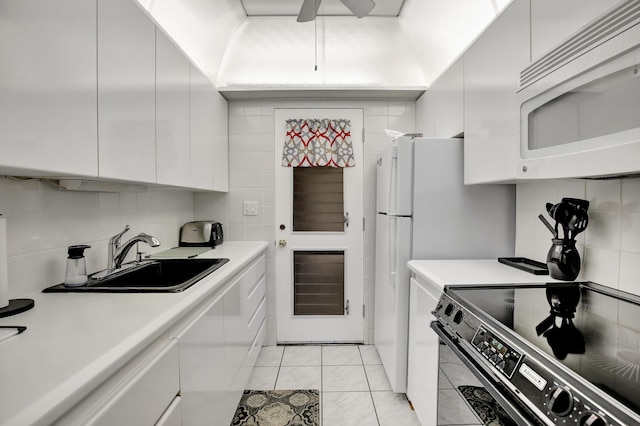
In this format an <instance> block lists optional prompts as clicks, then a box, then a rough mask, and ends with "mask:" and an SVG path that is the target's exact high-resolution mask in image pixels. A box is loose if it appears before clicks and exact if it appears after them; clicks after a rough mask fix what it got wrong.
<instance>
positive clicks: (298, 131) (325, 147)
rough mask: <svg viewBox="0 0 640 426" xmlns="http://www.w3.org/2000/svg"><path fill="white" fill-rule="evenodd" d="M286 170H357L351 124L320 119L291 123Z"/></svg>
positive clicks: (286, 152)
mask: <svg viewBox="0 0 640 426" xmlns="http://www.w3.org/2000/svg"><path fill="white" fill-rule="evenodd" d="M282 165H283V166H284V167H353V166H355V158H354V156H353V144H352V142H351V121H350V120H343V119H337V120H330V119H328V118H324V119H322V120H316V119H291V120H287V127H286V136H285V141H284V149H283V150H282Z"/></svg>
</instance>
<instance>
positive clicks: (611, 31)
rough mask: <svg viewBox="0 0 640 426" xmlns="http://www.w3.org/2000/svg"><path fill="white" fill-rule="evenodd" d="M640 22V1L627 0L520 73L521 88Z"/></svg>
mask: <svg viewBox="0 0 640 426" xmlns="http://www.w3.org/2000/svg"><path fill="white" fill-rule="evenodd" d="M638 23H640V1H637V0H626V1H623V2H622V3H620V4H619V5H616V6H615V7H614V8H613V9H611V10H609V11H608V12H606V13H604V14H603V15H601V16H600V17H598V18H596V19H595V20H593V21H591V22H590V23H589V24H587V25H586V26H584V27H582V28H581V29H580V30H578V31H577V32H576V33H574V34H573V35H572V36H570V37H569V38H567V39H566V40H565V41H564V42H563V43H561V44H560V45H558V46H556V47H555V48H553V49H552V50H550V51H549V52H547V53H546V54H545V55H543V56H542V57H540V58H539V59H537V60H536V61H534V62H532V63H531V65H529V66H528V67H527V68H525V69H524V70H523V71H522V72H521V73H520V88H524V87H526V86H528V85H529V84H531V83H533V82H534V81H536V80H538V79H540V78H542V77H544V76H545V75H547V74H549V73H550V72H551V71H553V70H555V69H557V68H559V67H561V66H563V65H564V64H566V63H568V62H571V61H572V60H574V59H575V58H577V57H579V56H581V55H583V54H584V53H586V52H588V51H589V50H591V49H593V48H594V47H596V46H598V45H600V44H602V43H604V42H606V41H607V40H610V39H611V38H613V37H615V36H616V35H618V34H620V33H622V32H624V31H626V30H627V29H629V28H631V27H633V26H635V25H637V24H638Z"/></svg>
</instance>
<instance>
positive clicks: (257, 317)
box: [247, 298, 267, 340]
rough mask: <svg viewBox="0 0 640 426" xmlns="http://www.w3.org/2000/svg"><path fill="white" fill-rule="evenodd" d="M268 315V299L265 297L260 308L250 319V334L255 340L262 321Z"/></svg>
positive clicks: (248, 325)
mask: <svg viewBox="0 0 640 426" xmlns="http://www.w3.org/2000/svg"><path fill="white" fill-rule="evenodd" d="M266 316H267V299H266V298H263V299H262V302H261V303H260V305H258V308H257V309H256V311H255V312H254V313H253V315H252V316H251V318H250V319H249V323H248V324H247V327H249V336H250V338H251V339H252V340H253V339H254V337H255V335H256V333H257V332H258V328H259V327H260V324H262V321H263V320H264V319H265V317H266Z"/></svg>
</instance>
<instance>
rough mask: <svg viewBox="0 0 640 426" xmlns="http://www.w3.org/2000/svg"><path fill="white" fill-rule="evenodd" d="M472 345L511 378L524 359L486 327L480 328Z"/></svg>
mask: <svg viewBox="0 0 640 426" xmlns="http://www.w3.org/2000/svg"><path fill="white" fill-rule="evenodd" d="M471 344H472V345H473V346H474V347H475V348H476V349H477V350H478V352H480V353H481V354H482V356H483V357H485V358H486V359H487V360H489V362H490V363H491V364H492V365H493V366H494V367H495V368H496V369H497V370H498V371H499V372H501V373H502V374H504V375H505V376H507V377H508V378H511V377H512V376H513V373H514V372H515V369H516V366H517V365H518V363H519V362H520V359H521V358H522V354H520V352H519V351H517V350H515V349H513V348H512V347H510V346H509V345H508V344H506V343H505V342H504V341H503V340H502V339H500V338H499V337H497V336H495V335H494V333H492V332H491V331H490V330H488V329H487V328H486V327H485V326H484V325H481V326H480V327H478V330H477V331H476V335H475V336H474V338H473V340H472V341H471Z"/></svg>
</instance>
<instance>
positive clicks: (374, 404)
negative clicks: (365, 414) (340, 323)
mask: <svg viewBox="0 0 640 426" xmlns="http://www.w3.org/2000/svg"><path fill="white" fill-rule="evenodd" d="M358 352H359V353H360V360H362V369H363V370H364V377H365V379H366V380H367V387H368V388H369V398H371V405H372V406H373V414H375V416H376V421H377V422H378V426H380V417H378V410H377V409H376V402H375V400H374V399H373V393H371V383H369V375H368V374H367V369H366V368H365V366H364V358H363V357H362V351H361V350H360V347H358Z"/></svg>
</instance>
